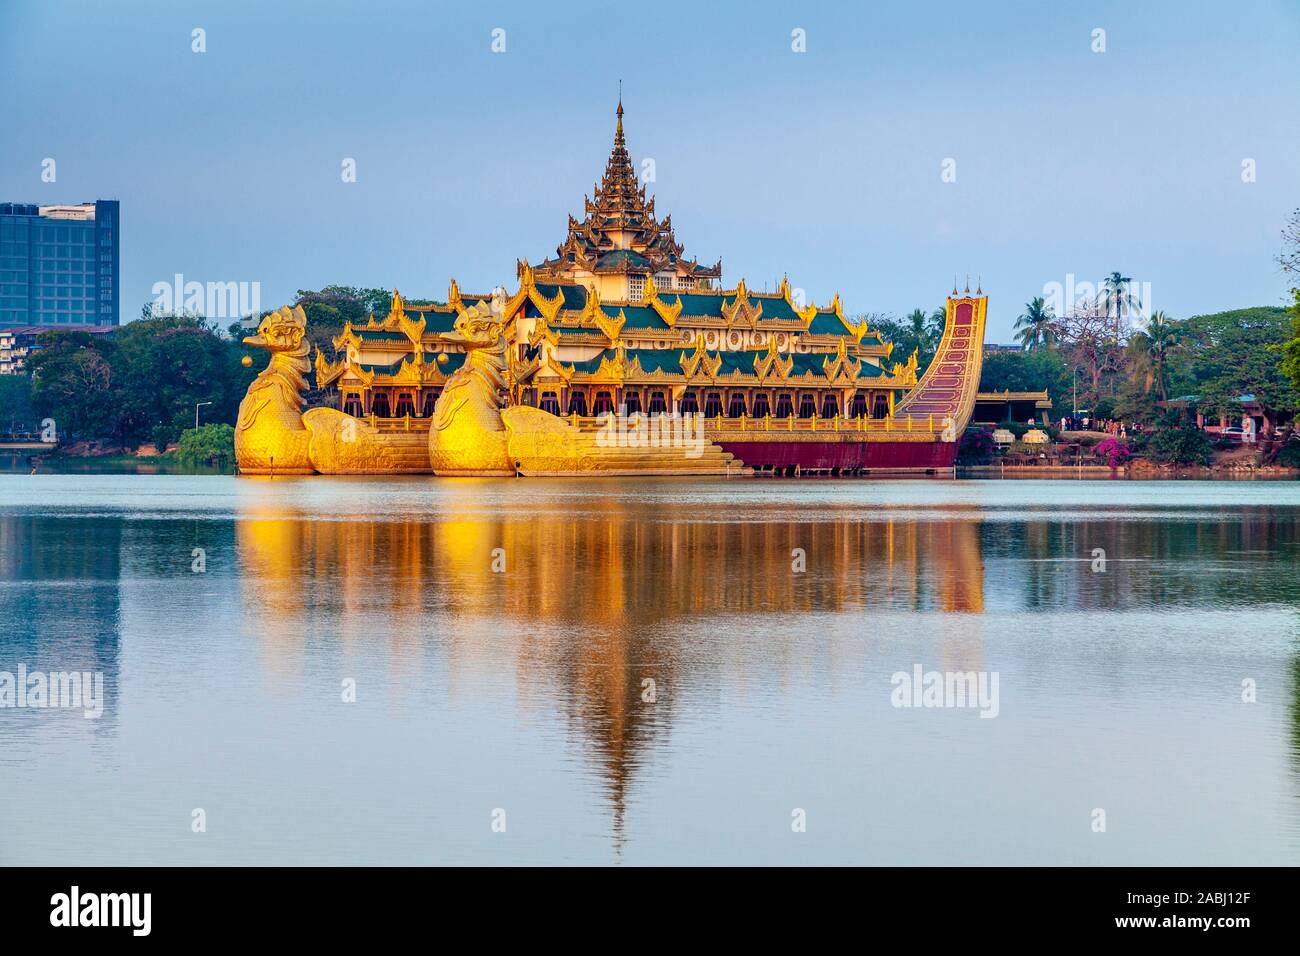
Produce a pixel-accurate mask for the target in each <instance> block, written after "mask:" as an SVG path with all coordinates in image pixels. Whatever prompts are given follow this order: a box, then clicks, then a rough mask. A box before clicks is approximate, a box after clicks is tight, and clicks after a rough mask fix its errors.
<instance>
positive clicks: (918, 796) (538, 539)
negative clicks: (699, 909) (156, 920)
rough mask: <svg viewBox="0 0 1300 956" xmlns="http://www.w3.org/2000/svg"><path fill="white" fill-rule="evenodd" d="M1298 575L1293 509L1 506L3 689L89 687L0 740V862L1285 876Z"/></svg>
mask: <svg viewBox="0 0 1300 956" xmlns="http://www.w3.org/2000/svg"><path fill="white" fill-rule="evenodd" d="M196 549H198V550H196ZM1096 549H1101V551H1102V552H1104V554H1101V553H1098V552H1097V550H1096ZM1298 549H1300V483H1293V482H1215V483H1210V482H1121V481H1109V482H1108V481H1095V482H1094V481H1057V482H1051V481H1015V482H1011V481H1008V482H997V481H966V482H953V481H947V480H927V481H879V482H872V481H785V482H777V481H765V480H750V481H740V480H736V481H731V482H725V481H700V480H673V479H660V480H644V481H633V480H611V481H572V482H569V481H516V480H469V479H464V480H439V479H431V478H411V479H393V480H377V479H348V478H306V479H288V478H277V479H274V480H270V479H253V478H231V477H221V476H214V477H178V476H162V475H159V476H147V475H146V476H123V475H37V476H28V475H21V474H20V475H12V474H11V475H0V672H9V673H12V674H15V675H16V674H17V673H18V669H19V667H20V666H22V667H25V668H26V669H27V671H28V672H29V674H30V673H32V672H37V671H43V672H49V671H63V672H68V671H74V670H75V671H86V672H91V673H100V674H102V675H103V681H104V701H103V713H102V716H100V717H98V718H97V719H91V718H87V717H85V716H84V707H83V708H82V709H80V710H78V709H73V708H64V709H55V708H48V707H47V708H36V707H30V706H29V707H25V708H6V709H0V781H3V784H2V785H0V864H38V863H39V864H56V865H57V864H108V863H140V864H144V863H177V864H221V863H329V864H350V863H357V864H361V863H544V862H558V863H598V864H605V863H617V862H626V863H638V864H640V863H676V862H684V863H709V864H717V863H776V864H794V863H867V864H874V863H888V864H926V863H973V862H982V863H1049V864H1050V863H1082V864H1091V863H1098V864H1112V863H1113V864H1137V863H1149V864H1263V863H1289V864H1295V863H1300V640H1298V637H1300V617H1297V606H1298V604H1300V579H1298V578H1297V574H1296V566H1297V565H1296V561H1297V552H1298ZM1099 558H1104V569H1102V567H1101V564H1100V563H1099V561H1098V559H1099ZM196 562H197V564H196ZM196 567H200V568H201V570H195V568H196ZM918 667H919V668H920V670H921V672H922V673H923V674H924V673H926V672H930V671H937V672H939V673H940V675H941V676H942V675H950V674H956V675H962V674H966V673H972V674H974V675H976V676H977V677H979V678H981V679H983V680H984V681H985V683H984V687H985V689H986V690H988V691H989V695H988V696H987V697H986V699H985V700H984V704H986V705H987V706H982V707H976V706H970V705H971V704H972V703H974V701H973V700H971V699H967V700H966V701H965V703H966V704H967V706H948V707H927V706H907V707H904V706H895V704H897V703H899V702H900V700H903V698H900V696H899V694H900V691H899V690H898V688H899V686H900V680H901V679H900V678H896V677H895V675H899V674H903V675H908V677H909V679H910V677H911V675H912V674H914V673H915V670H916V668H918ZM15 679H16V678H15ZM994 680H996V685H994V684H993V683H992V682H993V681H994ZM1243 682H1245V683H1243ZM352 688H354V689H355V700H354V701H345V700H344V698H345V697H346V696H351V689H352ZM994 689H996V694H993V693H992V691H993V690H994ZM1243 697H1246V698H1252V699H1250V700H1243ZM905 700H906V702H909V703H914V702H920V703H924V702H925V701H924V699H923V698H922V697H921V696H920V695H919V692H918V697H917V698H916V699H915V700H914V699H913V698H911V697H907V698H906V699H905ZM947 702H948V703H954V702H960V701H958V700H956V699H955V698H951V697H950V698H948V699H947ZM83 703H84V702H83ZM982 714H987V715H988V716H982ZM197 810H201V811H202V815H201V817H196V811H197ZM1098 811H1102V812H1104V826H1105V829H1104V832H1097V830H1098V826H1099V821H1101V820H1102V817H1101V816H1099V814H1098ZM196 819H201V820H202V822H203V823H204V824H205V827H206V830H205V832H194V829H195V826H196V825H197V824H196V823H194V821H195V820H196ZM503 827H504V832H499V831H501V830H502V828H503Z"/></svg>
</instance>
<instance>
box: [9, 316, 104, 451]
mask: <svg viewBox="0 0 1300 956" xmlns="http://www.w3.org/2000/svg"><path fill="white" fill-rule="evenodd" d="M37 344H38V345H39V346H40V347H41V348H40V351H38V352H36V353H35V354H34V355H32V356H31V357H30V358H29V360H28V365H29V367H30V368H31V370H32V386H31V388H32V391H31V396H32V405H33V406H34V408H35V410H36V414H37V415H39V416H40V417H41V418H52V419H54V423H55V429H56V432H57V434H58V436H59V441H60V442H61V443H64V442H68V441H76V440H82V439H98V438H117V437H120V435H119V433H118V432H119V423H118V417H117V412H118V409H117V397H118V394H119V392H120V387H119V385H118V379H117V376H116V375H115V373H114V369H113V363H112V360H113V356H114V351H115V348H114V343H113V342H111V341H108V342H105V341H102V340H97V339H96V338H94V337H93V336H90V335H87V334H86V333H84V332H57V331H50V332H42V333H41V334H40V336H39V337H38V339H37Z"/></svg>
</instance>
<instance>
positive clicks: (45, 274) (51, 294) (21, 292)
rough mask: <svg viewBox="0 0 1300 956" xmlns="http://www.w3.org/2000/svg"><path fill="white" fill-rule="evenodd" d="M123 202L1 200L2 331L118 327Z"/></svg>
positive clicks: (0, 278) (0, 299)
mask: <svg viewBox="0 0 1300 956" xmlns="http://www.w3.org/2000/svg"><path fill="white" fill-rule="evenodd" d="M118 236H119V220H118V203H117V200H107V199H101V200H98V201H96V202H93V203H81V204H78V205H70V206H37V205H33V204H28V203H0V326H48V327H51V328H59V327H64V328H66V327H67V326H72V325H117V324H118V321H119V313H118V306H119V301H118V296H119V269H120V262H119V252H118Z"/></svg>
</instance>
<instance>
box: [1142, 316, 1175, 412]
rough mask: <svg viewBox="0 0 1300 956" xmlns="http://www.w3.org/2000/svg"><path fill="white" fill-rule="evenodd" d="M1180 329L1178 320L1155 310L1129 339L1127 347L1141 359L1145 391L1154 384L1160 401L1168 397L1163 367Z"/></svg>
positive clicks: (1167, 361) (1164, 367) (1166, 363)
mask: <svg viewBox="0 0 1300 956" xmlns="http://www.w3.org/2000/svg"><path fill="white" fill-rule="evenodd" d="M1182 331H1183V327H1182V326H1181V325H1180V324H1179V323H1178V322H1175V321H1174V320H1173V319H1171V318H1169V316H1167V315H1165V313H1164V312H1156V313H1154V314H1153V315H1152V316H1151V318H1149V319H1147V321H1146V325H1145V327H1144V328H1142V329H1141V330H1140V331H1138V332H1136V333H1135V334H1134V335H1133V338H1132V339H1130V340H1129V348H1130V349H1132V350H1133V351H1134V352H1135V353H1136V355H1137V356H1139V357H1140V358H1141V359H1142V360H1143V361H1142V364H1143V365H1144V367H1145V372H1144V378H1145V382H1146V388H1147V391H1150V390H1151V388H1152V387H1153V386H1154V387H1155V390H1156V391H1157V392H1158V393H1159V395H1160V400H1161V401H1166V400H1167V399H1168V398H1169V391H1168V389H1167V387H1166V385H1167V381H1166V376H1165V369H1166V366H1167V365H1168V363H1169V356H1170V353H1172V352H1173V350H1174V348H1175V347H1176V346H1177V345H1178V339H1179V337H1180V336H1181V335H1182Z"/></svg>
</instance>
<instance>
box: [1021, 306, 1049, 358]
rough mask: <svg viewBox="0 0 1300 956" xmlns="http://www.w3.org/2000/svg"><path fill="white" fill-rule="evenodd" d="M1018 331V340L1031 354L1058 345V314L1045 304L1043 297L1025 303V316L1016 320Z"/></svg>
mask: <svg viewBox="0 0 1300 956" xmlns="http://www.w3.org/2000/svg"><path fill="white" fill-rule="evenodd" d="M1016 329H1017V330H1018V331H1017V332H1016V338H1017V339H1018V340H1019V341H1020V344H1021V345H1023V346H1024V347H1025V349H1026V350H1028V351H1030V352H1033V351H1036V350H1037V349H1040V348H1045V349H1050V348H1052V347H1053V346H1054V345H1056V314H1055V313H1053V312H1052V310H1051V308H1050V307H1049V306H1046V305H1044V304H1043V299H1042V296H1039V297H1038V298H1035V299H1030V300H1029V301H1028V302H1026V303H1025V311H1024V314H1023V315H1021V316H1020V318H1018V319H1016Z"/></svg>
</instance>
